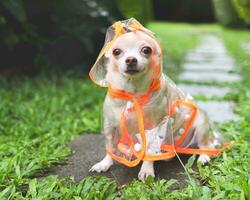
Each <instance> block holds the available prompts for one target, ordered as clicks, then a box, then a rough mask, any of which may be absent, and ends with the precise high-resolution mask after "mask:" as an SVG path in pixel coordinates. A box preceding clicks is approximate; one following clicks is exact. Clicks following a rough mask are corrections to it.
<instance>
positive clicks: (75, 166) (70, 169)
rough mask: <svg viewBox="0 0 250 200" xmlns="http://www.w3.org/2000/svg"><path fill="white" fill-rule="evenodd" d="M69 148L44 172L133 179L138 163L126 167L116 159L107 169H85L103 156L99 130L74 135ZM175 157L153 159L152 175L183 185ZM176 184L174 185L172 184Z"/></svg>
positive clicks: (77, 178)
mask: <svg viewBox="0 0 250 200" xmlns="http://www.w3.org/2000/svg"><path fill="white" fill-rule="evenodd" d="M69 146H70V148H71V149H72V150H73V151H74V154H73V155H72V156H70V157H68V159H67V160H66V162H65V164H63V165H56V166H53V167H52V168H50V169H49V170H48V174H47V175H58V176H59V177H64V176H73V177H74V180H75V181H76V182H79V181H80V180H82V179H83V178H84V177H86V176H90V175H103V176H107V177H109V178H111V179H114V180H115V181H116V182H117V183H118V185H123V184H126V183H129V182H131V181H132V180H133V179H137V175H138V173H139V169H140V166H136V167H132V168H130V167H126V166H124V165H122V164H118V163H116V164H115V165H114V166H112V167H111V169H110V170H109V171H108V172H105V173H101V174H98V173H94V172H92V173H90V172H89V169H90V168H91V166H92V165H94V164H95V163H97V162H99V161H100V160H101V159H102V158H103V157H104V156H105V149H104V137H103V136H102V135H99V134H85V135H81V136H79V137H77V138H76V139H75V140H73V141H72V142H71V143H70V145H69ZM188 158H189V156H183V155H182V156H181V160H182V161H183V162H184V164H185V163H186V162H187V160H188ZM183 173H184V169H183V168H182V166H181V164H180V162H179V160H178V159H177V158H174V159H172V160H169V161H157V162H155V175H156V177H157V178H164V179H167V180H168V179H171V178H175V179H178V180H180V186H178V187H184V186H185V184H186V182H185V180H187V176H186V175H184V174H183ZM176 187H177V186H176Z"/></svg>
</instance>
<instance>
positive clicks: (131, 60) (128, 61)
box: [125, 56, 137, 66]
mask: <svg viewBox="0 0 250 200" xmlns="http://www.w3.org/2000/svg"><path fill="white" fill-rule="evenodd" d="M125 62H126V64H127V65H129V66H135V65H136V64H137V59H136V58H135V57H133V56H130V57H128V58H126V60H125Z"/></svg>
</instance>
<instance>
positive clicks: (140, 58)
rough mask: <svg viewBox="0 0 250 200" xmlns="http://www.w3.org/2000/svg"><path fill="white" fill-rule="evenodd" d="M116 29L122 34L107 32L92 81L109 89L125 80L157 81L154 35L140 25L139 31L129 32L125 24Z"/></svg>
mask: <svg viewBox="0 0 250 200" xmlns="http://www.w3.org/2000/svg"><path fill="white" fill-rule="evenodd" d="M123 23H124V22H123ZM136 23H137V21H136ZM137 25H138V24H137ZM112 28H113V27H112ZM119 28H121V29H119ZM132 28H133V27H132ZM118 29H119V30H118V31H121V30H122V31H123V32H122V33H121V34H120V35H118V37H117V35H116V34H117V32H118V31H116V32H114V33H113V34H110V33H109V31H108V32H107V34H106V40H105V46H104V49H103V50H102V51H101V54H100V56H99V58H98V59H97V62H96V64H95V65H94V67H93V68H92V70H91V72H90V76H91V78H92V80H94V81H95V82H96V83H97V84H99V85H102V86H108V85H111V86H112V84H113V85H114V84H117V83H119V82H126V80H130V81H131V80H132V81H133V80H138V79H139V80H140V79H141V80H142V79H143V80H146V79H147V80H148V82H150V81H152V79H156V78H158V77H159V76H160V73H161V67H162V66H161V63H162V55H161V54H162V52H161V47H160V45H159V43H158V41H157V39H156V38H155V36H154V35H153V33H152V32H150V31H149V30H147V29H145V28H144V27H143V26H141V25H140V24H139V28H138V29H136V28H134V29H132V30H129V29H127V26H126V25H124V24H123V25H122V26H121V27H118ZM108 30H109V29H108ZM111 30H112V29H111ZM124 30H125V31H124ZM127 30H129V31H127ZM110 35H111V36H110Z"/></svg>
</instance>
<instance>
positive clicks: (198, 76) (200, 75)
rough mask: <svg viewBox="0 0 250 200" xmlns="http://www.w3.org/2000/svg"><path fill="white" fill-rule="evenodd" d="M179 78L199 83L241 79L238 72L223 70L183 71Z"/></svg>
mask: <svg viewBox="0 0 250 200" xmlns="http://www.w3.org/2000/svg"><path fill="white" fill-rule="evenodd" d="M179 80H181V81H192V82H201V83H204V82H205V83H206V82H220V83H225V82H228V83H233V82H239V81H241V76H240V75H239V74H233V73H223V72H206V71H205V72H204V71H200V72H194V71H193V72H192V71H184V72H182V73H181V74H180V76H179Z"/></svg>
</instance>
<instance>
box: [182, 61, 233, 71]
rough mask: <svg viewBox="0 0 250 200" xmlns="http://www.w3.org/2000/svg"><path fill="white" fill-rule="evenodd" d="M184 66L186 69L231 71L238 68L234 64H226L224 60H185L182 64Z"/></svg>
mask: <svg viewBox="0 0 250 200" xmlns="http://www.w3.org/2000/svg"><path fill="white" fill-rule="evenodd" d="M182 68H183V69H184V70H185V71H207V72H211V71H216V72H217V71H223V72H230V71H235V70H236V69H237V68H236V67H235V65H234V64H230V63H229V64H226V63H223V62H204V63H200V62H195V63H192V62H185V63H184V64H183V65H182Z"/></svg>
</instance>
